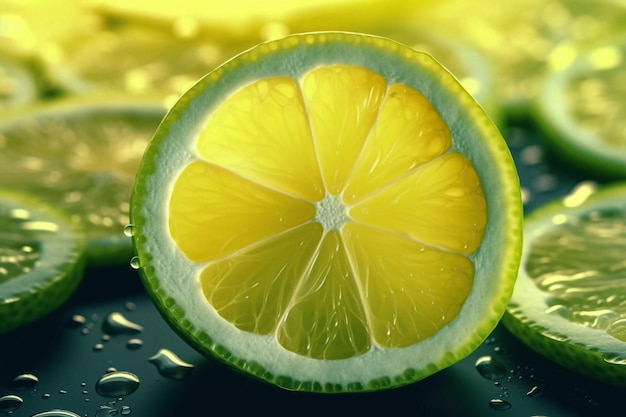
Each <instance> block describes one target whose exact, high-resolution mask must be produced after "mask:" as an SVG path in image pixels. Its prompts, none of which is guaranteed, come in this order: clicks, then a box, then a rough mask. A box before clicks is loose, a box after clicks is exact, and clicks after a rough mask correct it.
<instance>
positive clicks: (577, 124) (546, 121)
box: [536, 36, 626, 179]
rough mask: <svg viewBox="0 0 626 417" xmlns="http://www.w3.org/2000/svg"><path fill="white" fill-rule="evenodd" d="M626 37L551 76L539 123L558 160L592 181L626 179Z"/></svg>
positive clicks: (597, 48) (538, 114) (545, 87)
mask: <svg viewBox="0 0 626 417" xmlns="http://www.w3.org/2000/svg"><path fill="white" fill-rule="evenodd" d="M625 60H626V36H621V37H619V38H611V39H607V40H605V41H603V42H602V43H600V44H599V45H596V46H594V47H593V48H591V49H590V50H588V51H586V52H585V53H582V54H580V55H578V56H577V57H576V58H575V59H574V60H573V61H572V62H571V63H570V64H569V65H567V66H565V67H563V68H561V69H560V70H559V71H556V72H554V73H552V74H551V75H550V76H549V77H548V78H547V79H546V80H545V81H544V83H543V86H542V88H541V91H540V94H539V95H538V97H537V100H536V103H537V109H536V120H537V123H538V124H539V126H540V127H542V128H543V131H544V133H545V136H546V140H548V141H549V144H551V145H553V146H554V148H555V149H556V152H557V153H556V155H557V156H559V157H561V158H562V159H564V160H565V161H567V162H570V163H571V165H572V166H575V167H576V168H577V169H579V170H582V171H585V172H586V173H587V174H588V175H589V176H590V177H592V178H603V179H606V178H614V179H615V178H626V100H624V97H625V95H626V83H625V82H624V80H626V67H625V66H624V62H625Z"/></svg>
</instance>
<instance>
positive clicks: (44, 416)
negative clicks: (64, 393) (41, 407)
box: [30, 410, 80, 417]
mask: <svg viewBox="0 0 626 417" xmlns="http://www.w3.org/2000/svg"><path fill="white" fill-rule="evenodd" d="M30 417H80V416H79V415H78V414H76V413H72V412H71V411H67V410H49V411H43V412H41V413H37V414H33V415H32V416H30Z"/></svg>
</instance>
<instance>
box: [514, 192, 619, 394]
mask: <svg viewBox="0 0 626 417" xmlns="http://www.w3.org/2000/svg"><path fill="white" fill-rule="evenodd" d="M596 187H597V186H595V185H594V184H593V183H583V184H582V185H581V186H579V187H577V188H576V189H575V192H573V193H571V194H570V195H569V196H567V197H566V198H565V199H563V200H561V201H556V202H551V203H548V204H546V205H544V206H543V207H541V208H539V209H537V210H535V211H533V212H532V213H531V214H530V215H529V216H528V218H527V220H526V223H525V226H524V249H523V255H522V264H521V267H520V273H519V277H518V279H517V283H516V284H515V291H514V293H513V297H512V298H511V303H510V305H509V307H508V309H507V313H506V314H505V316H504V318H503V323H504V325H505V326H506V327H507V328H508V329H509V330H510V331H511V332H512V333H513V334H514V335H516V336H517V337H518V338H520V339H521V340H522V341H523V342H525V343H526V344H528V345H529V346H530V347H531V348H533V349H535V350H536V351H538V352H540V353H542V354H544V355H545V356H547V357H549V358H550V359H552V360H554V361H555V362H557V363H560V364H562V365H564V366H566V367H569V368H571V369H574V370H575V371H578V372H581V373H583V374H586V375H588V376H592V377H595V378H598V379H601V380H604V381H607V382H610V383H613V384H616V385H620V386H626V309H625V307H624V305H625V303H624V299H626V291H625V284H624V273H625V272H626V263H625V262H624V253H625V250H626V184H625V183H614V184H610V185H609V184H605V185H604V186H602V187H600V188H597V189H596Z"/></svg>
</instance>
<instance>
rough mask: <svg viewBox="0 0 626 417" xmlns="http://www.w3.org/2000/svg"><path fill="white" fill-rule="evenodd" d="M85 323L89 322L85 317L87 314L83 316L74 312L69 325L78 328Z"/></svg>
mask: <svg viewBox="0 0 626 417" xmlns="http://www.w3.org/2000/svg"><path fill="white" fill-rule="evenodd" d="M85 323H87V319H86V318H85V316H81V315H80V314H74V315H73V316H72V317H70V319H69V322H68V326H70V327H73V328H76V327H80V326H82V325H84V324H85Z"/></svg>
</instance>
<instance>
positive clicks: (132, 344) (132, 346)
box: [126, 338, 143, 350]
mask: <svg viewBox="0 0 626 417" xmlns="http://www.w3.org/2000/svg"><path fill="white" fill-rule="evenodd" d="M142 346H143V340H141V339H136V338H133V339H129V340H128V342H126V347H127V348H128V349H129V350H137V349H140V348H141V347H142Z"/></svg>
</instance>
